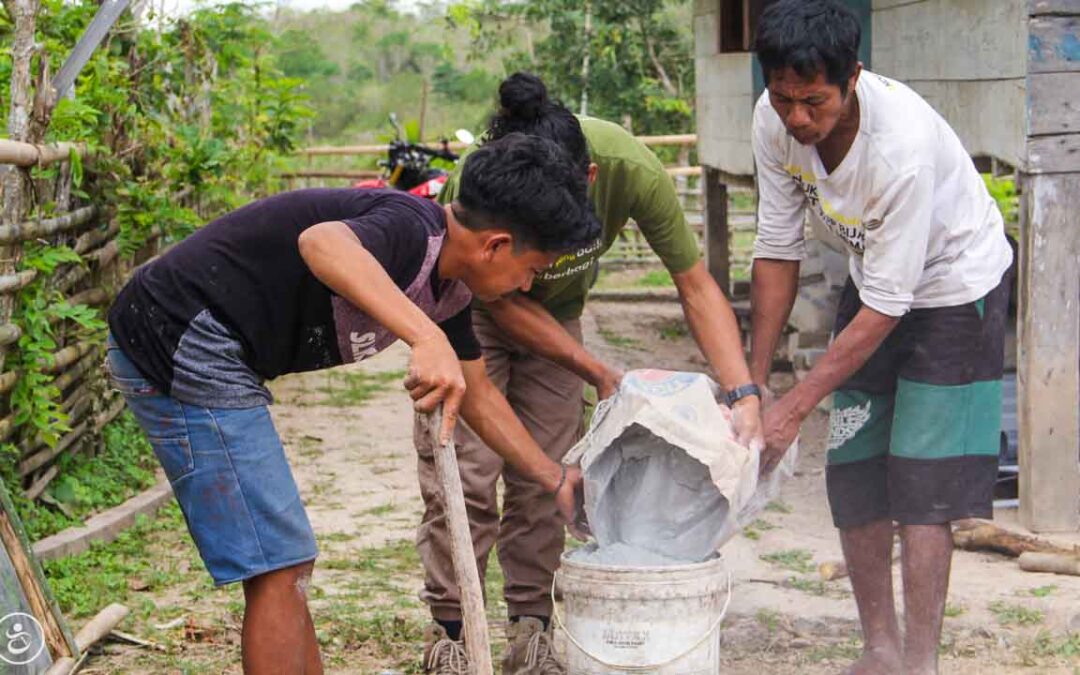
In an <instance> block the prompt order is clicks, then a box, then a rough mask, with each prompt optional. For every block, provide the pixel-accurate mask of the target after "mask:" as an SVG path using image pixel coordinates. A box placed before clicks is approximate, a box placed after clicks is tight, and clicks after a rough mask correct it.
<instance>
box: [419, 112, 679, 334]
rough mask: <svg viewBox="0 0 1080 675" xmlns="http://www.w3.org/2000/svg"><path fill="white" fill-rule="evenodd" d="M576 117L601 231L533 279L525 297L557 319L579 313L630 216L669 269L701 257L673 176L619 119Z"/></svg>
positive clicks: (450, 190)
mask: <svg viewBox="0 0 1080 675" xmlns="http://www.w3.org/2000/svg"><path fill="white" fill-rule="evenodd" d="M579 119H580V121H581V129H582V131H583V132H584V133H585V140H586V141H587V142H588V145H589V156H590V159H591V160H592V162H593V163H595V164H596V165H597V167H598V170H597V173H596V181H595V182H594V183H593V184H592V185H591V186H589V198H590V199H592V201H593V205H594V207H595V209H596V216H597V218H599V220H600V223H601V225H602V226H603V232H602V233H601V235H600V238H599V239H598V240H597V241H596V242H594V243H593V244H591V245H589V246H585V247H583V248H581V249H579V250H577V251H572V252H570V253H567V254H565V255H563V256H561V257H560V258H559V259H558V260H557V261H556V262H555V264H554V265H552V266H551V268H549V269H547V270H545V271H544V272H543V273H542V274H540V275H538V276H537V277H536V280H535V281H534V282H533V287H532V289H531V290H530V291H529V296H530V297H532V298H533V299H535V300H537V301H538V302H540V303H541V304H543V305H544V307H546V308H547V310H548V311H549V312H551V314H552V316H554V317H555V318H556V319H558V320H559V321H567V320H570V319H576V318H578V317H579V316H581V312H582V310H583V309H584V307H585V296H586V295H588V293H589V289H590V288H591V287H592V285H593V283H594V282H595V281H596V276H597V272H598V263H597V260H598V259H599V257H600V256H601V255H603V254H604V252H605V251H607V250H608V249H609V248H611V245H612V244H613V243H614V242H615V239H616V238H617V237H618V236H619V232H621V231H622V229H623V228H624V227H626V223H627V221H628V220H630V219H633V220H634V222H636V223H637V225H638V228H640V230H641V233H642V234H643V235H644V236H645V240H646V241H648V242H649V246H650V247H651V248H652V250H653V251H654V252H655V253H656V255H657V256H659V258H660V261H661V262H662V263H663V264H664V267H666V268H667V269H668V270H669V271H670V272H672V273H678V272H685V271H686V270H688V269H690V267H692V266H693V265H694V263H696V262H697V261H698V260H699V259H700V257H701V253H700V251H699V250H698V246H697V239H696V238H695V237H694V233H693V231H691V229H690V226H689V224H687V222H686V216H685V214H684V213H683V210H682V205H681V204H680V203H679V198H678V195H676V194H675V184H674V181H672V180H671V177H670V176H668V174H667V172H665V171H664V167H663V165H662V164H661V163H660V160H659V159H657V157H656V155H654V154H653V153H652V151H650V150H649V149H648V148H647V147H645V146H644V145H643V144H642V143H641V142H640V141H638V140H637V139H636V138H634V137H633V136H632V135H631V134H630V133H629V132H628V131H626V130H625V129H623V128H622V127H620V126H619V125H617V124H612V123H611V122H605V121H604V120H599V119H595V118H592V117H581V118H579ZM465 154H468V151H466V153H465ZM462 159H464V157H463V158H462ZM463 164H464V162H459V163H458V166H457V168H456V169H455V170H454V172H453V173H452V174H451V175H450V179H449V180H448V181H447V183H446V185H445V186H444V187H443V189H442V192H440V193H439V201H441V202H443V203H447V202H450V201H452V200H453V199H454V198H455V197H456V196H457V179H458V174H459V173H460V171H461V168H462V166H463Z"/></svg>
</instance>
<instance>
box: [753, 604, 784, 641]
mask: <svg viewBox="0 0 1080 675" xmlns="http://www.w3.org/2000/svg"><path fill="white" fill-rule="evenodd" d="M754 618H755V619H757V622H758V623H759V624H761V625H762V626H764V627H765V630H767V631H769V635H772V634H773V633H775V632H776V631H777V629H779V628H780V612H777V611H775V610H771V609H759V610H758V611H757V614H755V615H754Z"/></svg>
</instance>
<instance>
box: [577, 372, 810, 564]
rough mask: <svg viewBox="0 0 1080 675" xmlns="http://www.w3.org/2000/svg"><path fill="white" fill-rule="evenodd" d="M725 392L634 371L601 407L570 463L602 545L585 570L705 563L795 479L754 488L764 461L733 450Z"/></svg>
mask: <svg viewBox="0 0 1080 675" xmlns="http://www.w3.org/2000/svg"><path fill="white" fill-rule="evenodd" d="M718 393H719V387H718V386H717V385H716V383H715V382H713V381H712V380H711V379H710V378H709V377H708V376H706V375H702V374H700V373H681V372H671V371H663V370H635V371H631V372H629V373H627V374H626V375H625V376H624V377H623V380H622V384H621V385H620V387H619V391H618V392H617V393H616V394H615V395H614V396H612V397H611V398H609V399H607V400H606V401H602V402H601V403H600V405H598V406H597V408H596V411H595V414H594V415H593V419H592V423H591V425H590V427H589V430H588V432H587V433H586V435H585V437H584V438H582V440H581V441H580V442H579V443H578V444H577V445H576V446H574V448H573V449H571V450H570V452H569V454H568V455H567V458H566V459H565V460H564V461H565V462H567V463H571V464H574V463H580V464H581V468H582V473H583V474H584V484H585V504H584V508H585V514H586V516H587V518H588V523H589V527H590V529H591V531H592V534H593V536H594V537H595V538H596V546H593V547H589V549H588V551H586V552H584V553H583V555H585V556H587V559H585V558H583V561H586V562H593V563H597V564H629V565H663V564H682V563H686V562H697V561H703V560H706V559H708V558H709V557H711V556H712V555H713V553H714V552H715V551H716V549H717V548H719V547H720V546H721V545H722V544H723V543H724V542H726V541H727V540H728V539H730V538H731V537H732V536H733V535H734V534H735V532H737V531H738V528H739V527H740V526H741V525H743V524H745V523H746V522H748V521H749V520H750V519H752V518H753V515H754V514H755V513H756V512H757V511H758V510H760V509H761V508H762V507H763V506H764V505H765V504H766V503H767V502H768V500H769V499H771V498H772V497H773V496H775V493H776V491H777V490H778V489H779V480H780V479H781V477H782V475H784V474H785V473H786V475H790V473H791V469H792V467H793V466H794V461H795V456H794V455H795V454H796V450H795V448H792V449H791V450H789V452H788V453H787V456H786V457H785V460H784V462H782V465H784V466H783V467H782V468H781V469H778V470H777V471H774V472H773V474H771V475H770V476H769V477H768V479H767V480H766V481H764V484H763V485H761V486H759V484H758V452H757V450H756V449H755V450H753V451H751V450H750V449H748V448H745V447H743V446H742V445H740V444H739V443H737V442H736V441H735V434H734V432H733V430H732V425H731V411H730V410H729V409H728V408H727V407H726V406H722V405H720V404H719V403H717V401H716V397H717V395H718Z"/></svg>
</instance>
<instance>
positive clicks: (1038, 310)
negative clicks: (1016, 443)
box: [1017, 0, 1080, 532]
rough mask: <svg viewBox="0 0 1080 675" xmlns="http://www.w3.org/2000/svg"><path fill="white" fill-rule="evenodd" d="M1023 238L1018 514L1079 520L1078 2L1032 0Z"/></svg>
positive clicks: (1043, 522)
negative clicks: (1072, 55) (1073, 55)
mask: <svg viewBox="0 0 1080 675" xmlns="http://www.w3.org/2000/svg"><path fill="white" fill-rule="evenodd" d="M1028 7H1029V14H1030V21H1029V22H1028V32H1029V39H1028V45H1029V47H1028V63H1027V70H1028V72H1027V79H1026V82H1025V85H1026V90H1027V115H1026V119H1027V130H1026V131H1027V157H1026V158H1025V160H1026V161H1025V166H1024V167H1022V169H1023V171H1024V172H1025V173H1026V174H1027V175H1026V176H1025V182H1024V186H1023V191H1022V197H1023V200H1024V208H1023V209H1022V216H1023V218H1024V221H1023V223H1022V228H1021V242H1020V284H1019V296H1020V297H1019V298H1018V300H1019V305H1020V316H1019V322H1020V325H1019V331H1018V333H1019V338H1020V345H1019V358H1018V362H1017V366H1018V370H1019V388H1018V391H1017V394H1018V407H1019V410H1018V413H1019V422H1020V522H1021V523H1023V524H1024V526H1026V527H1028V528H1029V529H1032V530H1035V531H1037V532H1045V531H1054V530H1064V531H1075V530H1077V529H1080V269H1078V268H1077V265H1076V261H1077V259H1078V258H1080V218H1078V217H1077V214H1076V205H1077V203H1080V155H1078V153H1077V149H1078V148H1080V126H1077V124H1076V106H1075V100H1076V97H1075V95H1074V93H1075V92H1076V91H1078V90H1080V61H1077V60H1076V59H1074V58H1071V57H1070V56H1069V55H1070V54H1073V53H1074V52H1075V45H1076V44H1077V41H1078V40H1080V21H1078V18H1080V1H1078V0H1031V1H1030V4H1029V5H1028Z"/></svg>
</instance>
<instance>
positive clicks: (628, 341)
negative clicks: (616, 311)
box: [599, 327, 641, 347]
mask: <svg viewBox="0 0 1080 675" xmlns="http://www.w3.org/2000/svg"><path fill="white" fill-rule="evenodd" d="M599 332H600V337H602V338H603V339H604V342H606V343H608V344H609V345H611V346H612V347H640V346H641V343H640V342H638V341H637V340H635V339H634V338H631V337H626V336H624V335H619V334H618V333H616V332H615V331H613V330H611V329H609V328H603V327H601V328H600V331H599Z"/></svg>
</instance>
